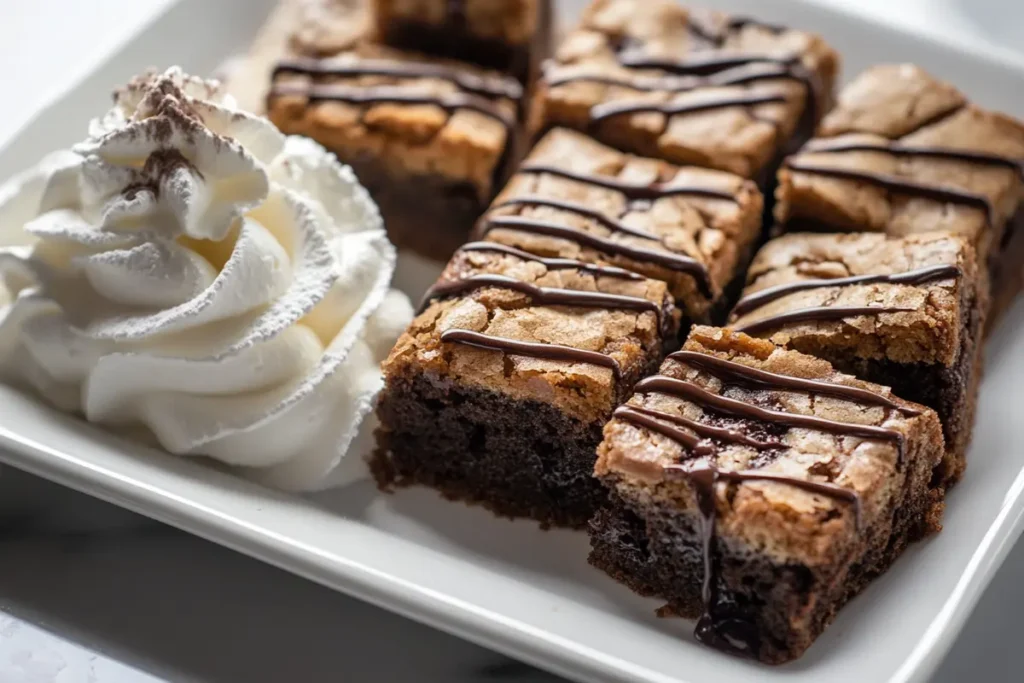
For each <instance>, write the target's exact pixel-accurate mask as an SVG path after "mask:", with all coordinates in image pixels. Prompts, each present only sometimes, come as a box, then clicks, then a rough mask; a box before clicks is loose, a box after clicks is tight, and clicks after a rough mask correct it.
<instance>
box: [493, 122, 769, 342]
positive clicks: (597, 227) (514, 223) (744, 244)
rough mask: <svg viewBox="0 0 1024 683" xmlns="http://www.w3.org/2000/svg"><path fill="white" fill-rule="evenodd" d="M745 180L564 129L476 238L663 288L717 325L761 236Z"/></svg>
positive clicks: (524, 168) (523, 168)
mask: <svg viewBox="0 0 1024 683" xmlns="http://www.w3.org/2000/svg"><path fill="white" fill-rule="evenodd" d="M761 211H762V198H761V194H760V192H758V190H757V188H756V187H755V186H754V183H753V182H751V181H749V180H744V179H743V178H740V177H739V176H736V175H733V174H731V173H726V172H723V171H712V170H708V169H702V168H694V167H678V166H673V165H671V164H668V163H666V162H663V161H657V160H654V159H644V158H641V157H636V156H632V155H629V154H624V153H622V152H618V151H616V150H613V149H611V148H609V147H606V146H604V145H602V144H600V143H598V142H596V141H594V140H593V139H591V138H588V137H587V136H585V135H583V134H581V133H577V132H575V131H572V130H569V129H564V128H560V129H555V130H553V131H551V132H550V133H548V134H547V135H546V136H545V137H544V138H543V139H542V140H541V141H540V142H539V143H538V144H537V146H536V147H535V148H534V149H533V151H532V152H531V153H530V154H529V156H528V157H527V158H526V160H525V161H524V162H523V163H522V164H521V165H520V166H519V168H518V169H517V171H516V173H515V174H514V175H513V177H512V178H511V179H510V180H509V182H508V184H507V185H506V186H505V188H504V190H502V191H501V193H500V194H499V195H498V197H497V198H496V199H495V201H494V203H493V204H492V206H491V208H490V210H489V211H488V212H487V214H486V215H485V216H484V217H483V218H481V220H480V223H479V226H478V228H477V230H476V235H477V236H478V237H479V238H481V239H486V240H488V241H492V242H499V243H501V244H506V245H509V246H513V247H517V248H519V249H523V250H525V251H528V252H531V253H535V254H539V255H542V256H553V257H568V258H572V259H579V260H581V261H585V262H588V263H608V264H613V265H616V266H619V267H622V268H627V269H629V270H632V271H635V272H639V273H643V274H644V275H646V276H648V277H651V278H656V279H659V280H663V281H665V282H666V283H668V286H669V290H670V292H671V293H672V295H673V296H674V297H675V298H676V300H677V303H678V304H679V306H680V308H681V309H683V312H684V314H685V315H686V316H687V317H688V318H689V319H690V320H695V321H700V322H708V321H710V320H715V319H717V320H721V319H722V318H723V317H724V315H725V313H726V310H727V308H728V305H729V295H730V294H735V291H733V290H735V289H738V287H733V288H730V283H732V282H734V281H735V280H737V278H738V277H739V276H740V274H741V273H742V269H743V268H744V267H745V266H746V264H747V262H748V260H749V257H750V253H751V251H752V249H753V245H754V243H755V241H756V239H757V236H758V234H759V233H760V225H761Z"/></svg>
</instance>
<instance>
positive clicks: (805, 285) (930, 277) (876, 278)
mask: <svg viewBox="0 0 1024 683" xmlns="http://www.w3.org/2000/svg"><path fill="white" fill-rule="evenodd" d="M960 276H961V272H960V269H959V268H958V267H957V266H951V265H938V266H925V267H924V268H917V269H914V270H908V271H905V272H902V273H891V274H888V275H854V276H851V277H837V278H831V279H814V280H797V281H795V282H787V283H785V284H781V285H776V286H774V287H766V288H764V289H762V290H759V291H757V292H754V293H753V294H748V295H747V296H745V297H743V298H742V299H740V300H739V301H738V302H736V306H735V307H733V309H732V316H733V319H735V318H737V317H739V316H741V315H745V314H747V313H750V312H751V311H755V310H757V309H759V308H761V307H762V306H765V305H767V304H769V303H771V302H772V301H775V300H776V299H781V298H782V297H784V296H787V295H789V294H792V293H794V292H802V291H805V290H809V289H820V288H823V287H846V286H849V285H872V284H878V283H886V284H896V285H922V284H925V283H928V282H935V281H937V280H948V279H951V278H959V277H960Z"/></svg>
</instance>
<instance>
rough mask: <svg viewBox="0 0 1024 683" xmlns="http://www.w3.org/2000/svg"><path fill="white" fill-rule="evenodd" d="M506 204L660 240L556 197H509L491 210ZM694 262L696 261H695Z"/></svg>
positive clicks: (651, 234) (598, 212) (651, 233)
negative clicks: (543, 209) (553, 211)
mask: <svg viewBox="0 0 1024 683" xmlns="http://www.w3.org/2000/svg"><path fill="white" fill-rule="evenodd" d="M506 206H541V207H546V208H549V209H558V210H559V211H565V212H566V213H574V214H576V215H578V216H583V217H584V218H589V219H590V220H592V221H597V222H598V223H600V224H601V225H603V226H604V227H606V228H608V229H609V230H611V231H612V232H621V233H625V234H627V235H632V236H633V237H642V238H643V239H645V240H654V241H656V242H658V241H661V238H660V237H658V236H657V235H655V234H654V233H653V232H648V231H646V230H642V229H640V228H634V227H632V226H629V225H626V224H625V223H622V222H621V221H617V220H615V219H614V218H609V217H608V216H606V215H604V214H603V213H601V212H600V211H596V210H594V209H591V208H589V207H586V206H584V205H583V204H576V203H575V202H564V201H561V200H558V199H548V198H547V197H538V196H524V197H512V198H511V199H508V200H506V201H504V202H502V203H501V204H498V205H496V206H494V207H492V210H496V209H502V208H505V207H506ZM690 260H693V259H690ZM694 262H695V263H696V261H694Z"/></svg>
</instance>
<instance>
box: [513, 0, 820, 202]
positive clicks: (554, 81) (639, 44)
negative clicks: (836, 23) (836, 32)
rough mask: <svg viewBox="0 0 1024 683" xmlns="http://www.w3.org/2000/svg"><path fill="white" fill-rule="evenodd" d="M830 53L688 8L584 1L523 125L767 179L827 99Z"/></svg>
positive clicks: (660, 1) (795, 34) (783, 32)
mask: <svg viewBox="0 0 1024 683" xmlns="http://www.w3.org/2000/svg"><path fill="white" fill-rule="evenodd" d="M838 68H839V58H838V56H837V55H836V53H835V52H834V51H833V50H832V48H830V47H829V46H828V45H826V44H825V43H824V42H823V41H822V40H821V39H820V38H818V37H817V36H815V35H813V34H810V33H804V32H801V31H796V30H793V29H789V28H783V27H779V26H773V25H770V24H764V23H760V22H757V21H754V20H753V19H748V18H740V17H734V16H728V15H725V14H721V13H719V12H712V11H706V10H700V9H688V8H686V7H683V6H682V5H679V4H678V3H677V2H676V0H645V1H644V2H633V1H631V0H594V1H593V2H592V3H591V4H590V5H589V6H588V7H587V9H586V10H585V11H584V13H583V19H582V21H581V23H580V25H579V26H578V27H577V28H576V29H575V30H573V31H572V32H570V33H569V35H568V36H567V37H566V38H565V39H564V40H563V41H562V42H561V44H560V45H559V46H558V48H557V49H556V51H555V57H554V59H553V60H552V61H551V62H550V63H549V64H548V65H546V68H545V70H544V74H543V77H542V79H541V81H540V84H539V86H538V92H537V97H536V98H535V101H534V107H533V112H532V115H531V128H532V129H533V130H534V131H539V130H545V129H547V128H549V127H551V126H569V127H572V128H576V129H578V130H585V131H589V132H590V133H591V134H592V135H593V136H594V137H596V138H597V139H598V140H600V141H602V142H605V143H607V144H610V145H612V146H614V147H617V148H619V149H622V150H625V151H628V152H633V153H636V154H642V155H644V156H649V157H655V158H658V159H664V160H666V161H671V162H673V163H677V164H693V165H697V166H705V167H709V168H716V169H721V170H724V171H730V172H732V173H736V174H739V175H741V176H744V177H746V178H753V179H755V180H756V181H758V183H759V184H760V185H761V186H762V187H763V186H766V185H767V184H768V183H769V182H771V181H773V180H774V177H773V176H774V173H775V168H776V167H777V165H778V161H779V160H781V159H782V157H783V156H784V155H785V154H788V153H791V152H793V151H794V150H796V149H797V148H798V147H799V146H800V145H801V144H802V143H803V142H804V141H805V140H807V138H809V137H810V136H811V134H812V133H813V131H814V126H815V123H816V122H817V121H818V119H819V118H820V116H821V115H822V114H823V113H824V112H826V111H828V109H829V107H830V106H831V104H832V90H833V84H834V81H835V79H836V72H837V71H838Z"/></svg>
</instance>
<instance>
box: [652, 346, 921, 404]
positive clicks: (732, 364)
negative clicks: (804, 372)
mask: <svg viewBox="0 0 1024 683" xmlns="http://www.w3.org/2000/svg"><path fill="white" fill-rule="evenodd" d="M668 358H669V359H671V360H674V361H678V362H680V363H686V364H687V365H691V366H693V367H695V368H698V369H699V370H703V371H704V372H707V373H708V374H711V375H714V376H716V377H718V378H719V379H721V380H722V381H723V382H724V381H725V380H727V379H728V380H730V381H733V382H736V381H738V382H742V383H745V384H748V385H753V386H756V387H761V388H765V389H777V390H781V391H801V392H807V393H814V394H821V395H822V396H832V397H835V398H841V399H845V400H847V401H854V402H858V403H863V404H867V405H879V406H884V407H886V408H892V409H894V410H898V411H900V412H901V413H903V414H904V415H920V414H921V411H920V410H917V409H916V408H911V407H909V406H903V405H900V404H899V403H897V402H896V401H893V400H892V399H889V398H887V397H885V396H883V395H882V394H877V393H875V392H873V391H868V390H867V389H861V388H859V387H851V386H849V385H846V384H837V383H835V382H825V381H821V380H815V379H806V378H803V377H793V376H791V375H780V374H778V373H775V372H769V371H767V370H761V369H760V368H753V367H750V366H749V365H744V364H742V363H737V362H736V361H731V360H726V359H725V358H719V357H718V356H709V355H707V354H705V353H698V352H696V351H676V352H675V353H670V354H669V355H668Z"/></svg>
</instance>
